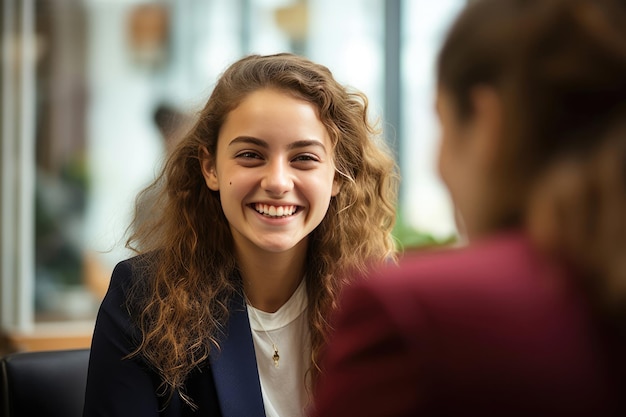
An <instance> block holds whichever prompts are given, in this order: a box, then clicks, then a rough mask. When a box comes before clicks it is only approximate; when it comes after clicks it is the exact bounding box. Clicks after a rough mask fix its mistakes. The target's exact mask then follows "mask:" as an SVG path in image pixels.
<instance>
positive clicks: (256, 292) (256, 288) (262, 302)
mask: <svg viewBox="0 0 626 417" xmlns="http://www.w3.org/2000/svg"><path fill="white" fill-rule="evenodd" d="M248 249H249V248H248ZM305 257H306V242H301V244H299V245H298V246H296V247H294V248H293V249H291V250H290V251H288V252H281V253H268V252H264V251H255V250H245V251H243V250H240V251H238V254H237V259H238V261H239V268H240V272H241V277H242V279H243V287H244V291H245V294H246V297H247V299H248V302H249V303H250V304H251V305H252V306H253V307H255V308H257V309H259V310H261V311H265V312H268V313H273V312H275V311H277V310H278V309H279V308H280V307H282V306H283V305H284V304H285V303H286V302H287V301H288V300H289V298H291V296H292V295H293V293H294V292H295V291H296V289H297V288H298V286H299V285H300V282H301V281H302V278H303V276H304V265H305Z"/></svg>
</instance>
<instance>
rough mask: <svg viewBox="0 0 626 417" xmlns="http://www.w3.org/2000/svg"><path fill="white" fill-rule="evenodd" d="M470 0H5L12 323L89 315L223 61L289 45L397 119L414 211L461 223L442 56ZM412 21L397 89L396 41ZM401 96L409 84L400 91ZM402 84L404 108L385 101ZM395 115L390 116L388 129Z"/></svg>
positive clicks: (8, 314) (6, 236) (6, 271)
mask: <svg viewBox="0 0 626 417" xmlns="http://www.w3.org/2000/svg"><path fill="white" fill-rule="evenodd" d="M464 2H465V0H445V1H439V2H431V1H426V0H415V1H406V0H405V1H400V0H397V4H398V5H401V13H400V15H399V16H398V17H396V18H395V21H394V20H393V19H392V20H391V21H387V23H386V19H385V13H387V12H388V10H389V3H388V2H386V1H385V0H342V1H336V0H239V1H232V0H176V1H174V0H170V1H138V0H83V1H71V2H68V1H61V0H47V1H41V0H5V1H3V3H2V23H1V25H2V39H3V42H2V54H3V61H2V67H1V71H2V86H3V88H2V108H1V109H2V110H1V111H2V113H1V118H0V123H1V127H2V160H1V163H2V166H1V168H2V175H3V178H2V185H1V187H2V226H3V232H2V241H1V242H2V281H1V287H0V288H1V290H2V303H3V306H2V310H1V313H2V317H1V318H2V326H3V329H4V330H5V331H7V329H9V331H11V329H17V330H19V331H20V332H26V333H28V332H36V331H37V329H40V328H41V327H42V326H43V325H45V324H46V323H49V324H51V325H52V324H59V323H70V322H84V323H87V326H86V330H85V334H89V335H90V333H91V330H92V329H91V327H90V326H91V325H92V323H93V319H94V318H95V314H96V311H97V308H98V305H99V303H100V300H101V298H102V296H103V295H104V292H105V291H106V288H107V285H108V281H109V277H110V274H111V272H112V270H113V267H114V265H115V264H116V263H117V262H119V261H120V260H122V259H124V258H126V257H128V256H131V255H132V253H130V252H129V251H128V250H127V249H125V248H124V239H125V232H126V227H127V226H128V223H129V221H130V218H131V214H132V212H133V209H134V207H133V204H134V199H135V196H136V194H137V192H138V191H139V190H141V189H142V188H143V187H144V186H146V185H147V184H148V183H149V182H150V181H151V180H152V179H153V178H154V175H155V173H156V172H157V171H158V170H159V167H160V165H161V163H162V162H163V158H164V156H165V155H166V152H167V150H168V148H169V146H170V144H171V143H172V140H175V139H176V138H177V137H179V134H180V132H181V131H183V130H184V128H185V126H187V124H186V123H188V122H189V121H190V120H192V118H193V115H194V112H195V111H196V110H197V109H198V108H199V106H201V105H202V104H203V103H204V101H205V100H206V98H207V97H208V95H209V94H210V92H211V89H212V86H213V84H214V82H215V80H216V78H217V77H218V76H219V74H220V73H221V72H222V71H223V70H224V69H225V67H226V66H227V65H228V64H230V63H231V62H232V61H234V60H235V59H237V58H239V57H241V56H242V55H244V54H247V53H262V54H265V53H273V52H282V51H292V52H296V53H299V54H303V55H306V56H308V57H310V58H311V59H313V60H315V61H317V62H320V63H322V64H324V65H326V66H328V67H329V68H330V69H331V70H332V71H333V73H334V74H335V76H336V77H337V79H338V80H339V81H341V82H343V83H344V84H348V85H351V86H353V87H355V88H358V89H359V90H362V91H364V92H365V93H366V94H367V95H368V97H369V99H370V104H371V109H372V117H373V118H379V119H380V120H381V121H382V122H383V123H385V120H386V119H387V118H389V119H390V120H391V119H393V120H397V121H399V123H400V124H401V126H391V128H392V129H393V128H398V131H399V132H401V135H400V137H398V138H394V140H397V141H399V143H400V144H401V149H402V152H401V156H400V157H399V162H400V164H401V168H402V176H403V199H402V201H403V203H402V204H403V206H402V207H400V209H401V212H402V215H403V221H405V222H406V223H408V224H410V225H412V226H414V227H415V228H417V229H420V230H423V231H425V232H427V233H433V234H435V235H438V236H447V235H449V234H451V233H454V225H453V222H452V217H453V216H452V215H451V212H452V210H451V207H450V203H449V201H448V198H447V195H446V193H445V191H444V190H443V187H442V185H441V184H440V181H439V179H438V176H437V173H436V169H435V163H434V160H435V159H434V156H435V153H436V142H437V135H438V133H437V129H436V122H435V116H434V112H433V98H434V86H433V61H434V54H435V51H436V49H437V47H438V44H439V42H440V39H441V35H442V33H443V30H444V29H445V27H446V26H447V24H448V22H449V21H450V19H451V18H452V17H453V15H454V14H455V13H456V12H457V11H458V10H459V9H460V7H461V6H462V5H463V4H464ZM398 28H401V36H400V39H398V42H399V44H398V45H397V46H398V48H399V51H400V52H401V54H400V58H399V60H398V62H397V63H395V64H397V66H398V68H399V69H400V72H399V73H400V74H401V77H400V82H399V84H398V85H399V87H398V90H397V91H395V90H394V89H393V88H391V89H390V87H389V85H388V83H387V84H386V80H385V68H386V64H388V62H386V61H385V60H386V59H387V55H386V53H385V52H386V51H385V45H386V41H388V40H389V39H390V38H389V36H390V33H391V32H390V30H397V29H398ZM400 93H401V94H400ZM393 94H399V97H401V103H400V105H401V109H402V110H401V112H400V113H401V114H399V115H393V116H394V117H393V118H390V117H389V116H391V115H386V114H384V113H385V108H386V107H385V100H386V99H388V98H389V97H390V95H391V96H393ZM385 127H386V128H389V126H385Z"/></svg>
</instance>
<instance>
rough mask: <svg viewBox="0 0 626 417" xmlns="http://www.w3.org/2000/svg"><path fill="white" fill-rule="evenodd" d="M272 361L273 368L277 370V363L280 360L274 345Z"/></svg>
mask: <svg viewBox="0 0 626 417" xmlns="http://www.w3.org/2000/svg"><path fill="white" fill-rule="evenodd" d="M272 359H273V360H274V366H275V367H277V368H278V361H279V360H280V356H279V355H278V348H277V347H276V345H274V356H272Z"/></svg>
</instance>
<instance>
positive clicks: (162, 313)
mask: <svg viewBox="0 0 626 417" xmlns="http://www.w3.org/2000/svg"><path fill="white" fill-rule="evenodd" d="M262 88H275V89H278V90H280V91H283V92H285V93H287V94H290V95H292V96H293V97H296V98H298V99H302V100H305V101H307V102H309V103H311V104H312V105H313V106H315V108H317V110H318V114H319V117H320V120H321V121H322V123H323V124H324V126H325V127H326V129H327V130H328V133H329V135H330V138H331V141H332V144H333V148H334V152H333V157H334V163H335V167H336V179H337V180H338V181H339V183H340V184H341V191H340V192H339V194H338V195H337V196H336V197H334V198H333V199H332V200H331V202H330V207H329V209H328V212H327V214H326V216H325V218H324V219H323V220H322V222H321V224H320V225H319V226H318V227H317V228H316V229H315V230H314V231H313V232H312V233H311V235H310V243H309V247H308V251H309V256H308V257H307V261H306V262H307V265H306V271H307V274H306V279H307V291H308V298H309V324H310V329H311V343H312V355H311V367H310V374H311V376H312V378H313V380H315V379H316V378H317V376H318V374H319V372H320V369H319V366H318V358H319V355H320V351H321V349H322V347H323V345H324V344H325V342H326V338H327V335H328V331H329V330H330V329H329V324H328V323H327V317H328V316H329V313H330V311H331V310H333V309H334V308H335V307H336V300H337V296H338V293H339V291H340V289H341V288H342V286H343V285H344V284H345V283H346V282H347V281H348V280H349V276H352V274H351V273H350V272H351V271H354V270H360V271H364V270H365V269H366V268H367V267H368V265H369V264H370V263H372V262H383V261H385V260H388V259H390V258H394V259H395V252H394V243H393V240H392V238H391V230H392V228H393V225H394V221H395V204H396V197H397V195H396V194H397V187H398V172H397V167H396V164H395V162H394V159H393V158H392V156H391V154H390V152H389V149H388V147H387V146H386V145H385V143H384V141H383V139H382V137H381V136H380V134H379V132H378V130H377V129H376V125H375V124H374V123H372V121H371V120H369V115H368V101H367V98H366V97H365V95H363V94H362V93H360V92H358V91H355V90H353V89H350V88H348V87H346V86H343V85H341V84H339V83H338V82H337V81H336V80H335V79H334V77H333V75H332V73H331V72H330V71H329V70H328V68H326V67H324V66H322V65H319V64H316V63H314V62H311V61H310V60H308V59H305V58H303V57H299V56H296V55H292V54H276V55H270V56H259V55H252V56H247V57H244V58H242V59H240V60H238V61H236V62H235V63H234V64H232V65H231V66H230V67H229V68H228V69H226V71H225V72H224V73H223V74H222V75H221V77H220V78H219V80H218V81H217V84H216V85H215V87H214V89H213V91H212V93H211V95H210V98H209V99H208V101H207V103H206V105H205V106H204V108H203V109H202V110H201V111H200V112H199V114H198V117H197V122H196V123H195V125H194V126H193V127H192V128H191V130H190V131H189V132H188V133H187V134H186V136H185V137H184V138H183V139H182V141H181V142H180V143H179V145H178V146H177V147H176V148H175V150H174V151H173V153H172V154H171V155H170V156H169V158H168V159H167V161H166V163H165V165H164V168H163V170H162V172H161V174H160V176H159V177H158V178H157V179H156V180H155V181H154V183H153V184H152V185H151V186H150V187H148V188H147V189H146V190H144V191H143V192H142V193H141V194H140V195H139V197H138V203H137V207H138V208H139V207H140V206H141V205H142V201H145V200H149V199H148V198H146V197H147V196H150V195H155V194H156V195H158V198H156V199H152V201H155V202H156V203H155V204H154V206H153V207H150V208H145V207H142V208H141V211H146V210H147V211H148V212H150V213H152V216H151V217H150V218H149V219H148V220H147V221H139V218H140V217H141V216H138V215H136V216H135V220H134V222H133V224H131V228H130V229H129V230H132V231H133V233H132V234H131V235H130V237H129V239H128V241H127V247H129V248H131V249H133V250H134V251H136V252H137V253H139V254H147V255H146V256H142V257H140V259H142V262H140V263H139V265H138V268H140V269H141V270H142V271H143V275H144V276H148V277H149V281H148V282H138V283H137V284H136V285H135V287H134V290H133V291H132V292H131V297H130V298H129V300H128V307H129V309H130V311H131V314H132V315H133V316H134V318H135V319H136V320H137V324H138V327H139V329H140V331H141V335H140V340H139V341H138V347H137V350H136V351H135V353H134V354H135V355H140V356H141V357H143V358H144V359H145V361H146V362H147V363H148V364H149V365H150V366H152V367H153V368H155V369H156V370H157V371H158V373H159V374H160V376H161V378H162V386H161V388H162V392H163V393H167V394H169V395H171V394H172V393H174V392H175V391H178V392H179V394H180V395H181V396H182V398H183V399H184V400H186V401H187V402H190V399H189V398H187V397H186V396H185V394H184V382H185V380H186V378H187V376H188V375H189V373H190V372H191V371H192V370H193V369H194V368H196V367H199V366H202V365H203V363H204V362H205V361H206V360H207V358H208V356H209V354H210V353H211V351H212V350H213V349H216V348H219V346H218V337H217V335H218V334H219V331H220V329H222V328H223V326H224V324H225V322H226V321H227V320H228V305H229V300H230V299H231V298H232V297H233V295H235V293H236V292H240V291H241V290H242V288H241V282H240V280H239V279H237V264H236V260H235V256H234V250H233V239H232V236H231V232H230V229H229V226H228V222H227V220H226V218H225V216H224V213H223V211H222V208H221V205H220V200H219V194H218V193H217V192H214V191H211V190H209V189H208V188H207V186H206V184H205V182H204V178H203V176H202V172H201V168H200V158H201V155H200V153H199V152H200V149H201V148H203V147H204V148H206V149H208V151H209V153H210V154H212V155H215V153H216V147H217V138H218V133H219V131H220V128H221V126H222V124H223V123H224V120H225V118H226V116H227V114H228V113H229V112H230V111H232V110H233V109H235V108H236V107H237V106H238V105H239V103H241V102H242V100H243V99H244V98H245V97H247V96H248V95H249V94H250V93H252V92H254V91H256V90H259V89H262ZM139 211H140V210H139V209H137V210H136V213H138V212H139Z"/></svg>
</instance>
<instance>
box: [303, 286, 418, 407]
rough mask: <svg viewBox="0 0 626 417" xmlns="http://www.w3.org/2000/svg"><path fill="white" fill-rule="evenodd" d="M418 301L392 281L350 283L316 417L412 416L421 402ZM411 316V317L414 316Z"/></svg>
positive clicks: (319, 391) (316, 404)
mask: <svg viewBox="0 0 626 417" xmlns="http://www.w3.org/2000/svg"><path fill="white" fill-rule="evenodd" d="M416 309H417V306H416V305H415V304H413V303H411V302H410V300H409V299H408V296H406V295H405V294H403V293H402V291H401V289H398V290H397V291H396V290H394V289H393V288H389V287H380V286H373V285H368V284H367V283H361V284H358V285H355V286H353V287H350V288H347V289H346V290H345V292H344V294H343V297H342V300H341V309H340V310H339V311H338V313H337V314H336V315H335V316H334V318H333V319H332V321H333V324H334V333H333V336H332V337H331V339H330V343H329V345H328V347H327V350H326V352H325V357H324V359H323V374H322V376H321V379H320V380H319V382H318V384H317V385H316V389H315V396H314V398H315V401H314V407H313V408H312V413H311V414H312V416H313V417H331V416H337V417H339V416H348V415H355V416H357V415H358V416H360V417H374V416H389V417H391V416H409V415H413V414H414V413H415V412H416V410H417V408H418V404H419V392H417V388H418V385H417V384H418V381H419V378H418V373H419V362H418V361H417V360H416V358H415V350H414V347H415V343H414V339H415V334H414V333H413V330H414V329H409V327H411V326H412V325H413V324H414V323H411V322H406V320H407V318H408V317H412V318H416V317H419V315H418V313H419V312H418V311H416ZM409 320H411V319H409Z"/></svg>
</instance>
